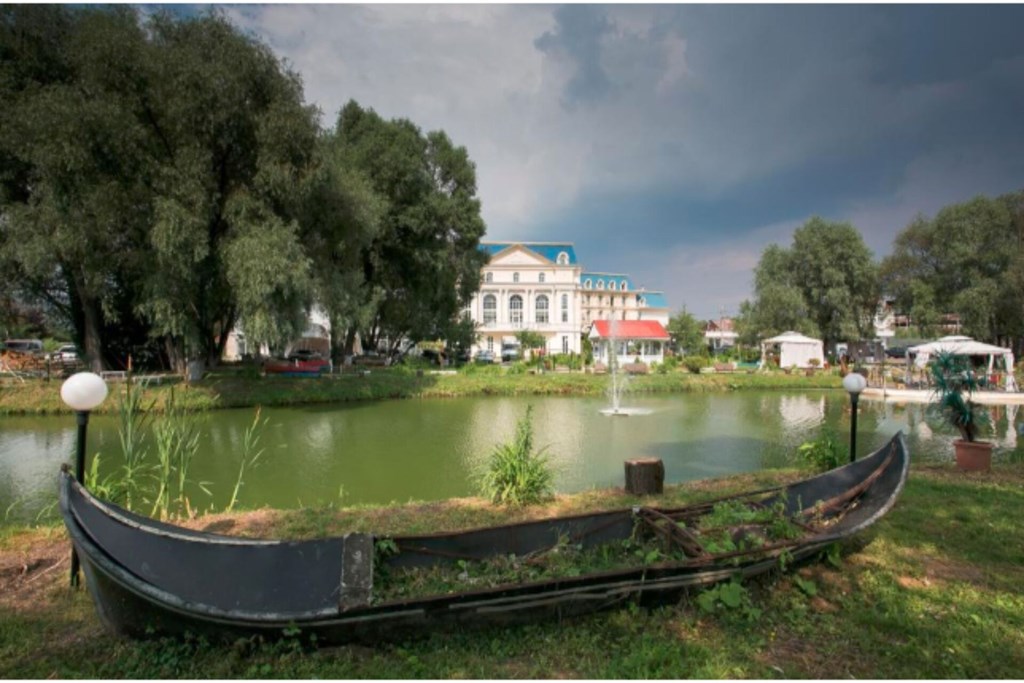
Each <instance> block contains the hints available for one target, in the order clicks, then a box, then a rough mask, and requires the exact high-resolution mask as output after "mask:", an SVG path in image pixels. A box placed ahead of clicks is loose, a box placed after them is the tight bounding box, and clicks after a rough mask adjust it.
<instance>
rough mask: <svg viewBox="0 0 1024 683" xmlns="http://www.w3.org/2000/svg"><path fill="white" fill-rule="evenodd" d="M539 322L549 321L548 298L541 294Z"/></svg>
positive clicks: (538, 313)
mask: <svg viewBox="0 0 1024 683" xmlns="http://www.w3.org/2000/svg"><path fill="white" fill-rule="evenodd" d="M536 317H537V322H539V323H546V322H547V321H548V298H547V297H546V296H544V295H543V294H541V295H540V296H538V297H537V313H536Z"/></svg>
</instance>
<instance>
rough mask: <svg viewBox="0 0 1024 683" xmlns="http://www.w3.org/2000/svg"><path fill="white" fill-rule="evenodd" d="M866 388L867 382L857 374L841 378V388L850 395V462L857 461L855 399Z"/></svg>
mask: <svg viewBox="0 0 1024 683" xmlns="http://www.w3.org/2000/svg"><path fill="white" fill-rule="evenodd" d="M867 386H868V381H867V380H866V379H864V375H862V374H860V373H859V372H851V373H850V374H848V375H847V376H846V377H844V378H843V388H844V389H846V391H847V392H849V394H850V406H851V414H852V415H851V418H850V462H853V461H854V460H856V459H857V399H859V398H860V392H862V391H864V389H865V388H866V387H867Z"/></svg>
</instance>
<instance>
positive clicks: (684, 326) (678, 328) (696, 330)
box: [668, 306, 707, 355]
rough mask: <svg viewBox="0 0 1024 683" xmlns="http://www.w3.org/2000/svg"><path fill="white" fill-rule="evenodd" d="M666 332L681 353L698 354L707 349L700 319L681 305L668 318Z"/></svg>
mask: <svg viewBox="0 0 1024 683" xmlns="http://www.w3.org/2000/svg"><path fill="white" fill-rule="evenodd" d="M668 334H669V336H670V337H671V338H672V343H673V344H675V346H676V348H678V349H679V350H680V351H681V352H682V353H686V354H690V355H700V354H702V353H703V352H705V351H706V350H707V343H706V342H705V341H704V331H703V330H702V329H701V324H700V321H698V320H697V318H695V317H694V316H693V314H692V313H690V312H689V311H687V310H686V306H683V307H682V308H681V309H679V311H678V312H677V313H676V314H675V315H673V316H672V317H671V318H669V320H668Z"/></svg>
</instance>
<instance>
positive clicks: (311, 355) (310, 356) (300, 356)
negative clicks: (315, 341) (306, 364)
mask: <svg viewBox="0 0 1024 683" xmlns="http://www.w3.org/2000/svg"><path fill="white" fill-rule="evenodd" d="M323 359H324V357H323V356H321V355H320V354H319V353H317V352H316V351H310V350H309V349H295V350H294V351H292V352H291V353H289V354H288V360H323Z"/></svg>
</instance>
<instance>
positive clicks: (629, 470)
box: [626, 458, 665, 496]
mask: <svg viewBox="0 0 1024 683" xmlns="http://www.w3.org/2000/svg"><path fill="white" fill-rule="evenodd" d="M664 490H665V464H664V463H663V462H662V461H661V459H659V458H637V459H635V460H627V461H626V492H627V493H632V494H633V495H637V496H647V495H651V494H655V493H662V492H663V491H664Z"/></svg>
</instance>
